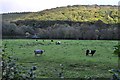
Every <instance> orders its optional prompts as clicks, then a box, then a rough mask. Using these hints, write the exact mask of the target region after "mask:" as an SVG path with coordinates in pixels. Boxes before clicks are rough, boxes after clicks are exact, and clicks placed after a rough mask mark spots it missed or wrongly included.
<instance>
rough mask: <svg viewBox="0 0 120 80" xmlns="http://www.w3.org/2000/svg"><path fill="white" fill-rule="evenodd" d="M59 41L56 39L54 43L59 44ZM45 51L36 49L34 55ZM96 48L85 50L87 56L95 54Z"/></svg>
mask: <svg viewBox="0 0 120 80" xmlns="http://www.w3.org/2000/svg"><path fill="white" fill-rule="evenodd" d="M51 42H53V40H51ZM60 44H61V41H57V42H56V45H60ZM44 52H45V50H41V49H36V50H34V53H35V55H37V54H40V55H42V54H43V53H44ZM95 52H96V50H86V56H88V55H89V54H91V56H93V55H94V54H95Z"/></svg>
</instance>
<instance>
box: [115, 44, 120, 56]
mask: <svg viewBox="0 0 120 80" xmlns="http://www.w3.org/2000/svg"><path fill="white" fill-rule="evenodd" d="M114 49H115V50H114V54H116V55H118V56H119V55H120V45H117V46H114ZM119 57H120V56H119Z"/></svg>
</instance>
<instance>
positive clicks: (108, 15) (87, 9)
mask: <svg viewBox="0 0 120 80" xmlns="http://www.w3.org/2000/svg"><path fill="white" fill-rule="evenodd" d="M28 19H29V20H38V21H39V20H67V21H80V22H86V21H89V22H93V21H97V20H102V21H103V22H104V23H118V7H117V6H98V5H91V6H90V5H84V6H82V5H74V6H67V7H58V8H53V9H49V10H48V9H47V10H44V11H41V12H35V13H30V14H28V15H25V17H22V18H17V19H16V20H28Z"/></svg>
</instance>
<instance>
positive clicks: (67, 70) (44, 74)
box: [2, 39, 118, 78]
mask: <svg viewBox="0 0 120 80" xmlns="http://www.w3.org/2000/svg"><path fill="white" fill-rule="evenodd" d="M56 41H58V40H54V42H51V41H50V40H45V41H44V42H43V40H38V41H35V40H25V39H23V40H22V39H14V40H7V39H6V40H3V41H2V44H3V45H4V44H7V45H6V46H7V48H6V50H5V51H6V53H8V54H10V55H12V56H14V57H17V58H18V63H19V64H21V65H22V66H24V67H25V68H26V70H27V69H29V68H30V67H31V66H37V70H36V76H37V78H50V77H51V78H58V73H59V72H60V71H61V66H60V64H63V76H64V77H65V78H84V77H88V76H91V77H95V78H96V77H104V78H109V77H111V73H109V72H108V70H109V69H112V68H117V62H118V61H117V56H115V55H114V54H112V53H113V51H114V50H113V46H115V45H117V44H118V42H117V41H112V40H59V41H61V45H56V44H55V42H56ZM12 49H13V51H12ZM35 49H43V50H45V52H44V53H43V55H41V56H35V55H34V50H35ZM86 49H95V50H97V52H96V53H95V54H94V56H93V57H92V56H86V55H85V50H86Z"/></svg>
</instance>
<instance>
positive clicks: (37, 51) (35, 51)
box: [34, 49, 45, 55]
mask: <svg viewBox="0 0 120 80" xmlns="http://www.w3.org/2000/svg"><path fill="white" fill-rule="evenodd" d="M43 52H45V50H39V49H38V50H34V53H35V55H37V54H40V55H42V54H43Z"/></svg>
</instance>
